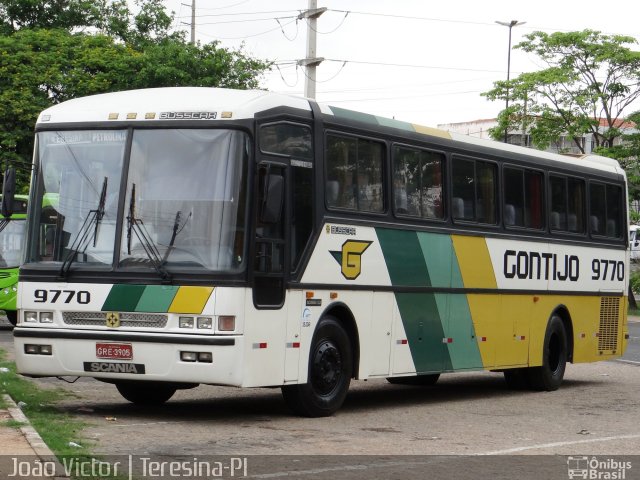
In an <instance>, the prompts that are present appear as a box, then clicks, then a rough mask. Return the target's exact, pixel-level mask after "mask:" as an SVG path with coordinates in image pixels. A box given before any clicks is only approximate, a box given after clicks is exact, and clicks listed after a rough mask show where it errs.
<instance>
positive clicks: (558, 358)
mask: <svg viewBox="0 0 640 480" xmlns="http://www.w3.org/2000/svg"><path fill="white" fill-rule="evenodd" d="M567 350H568V348H567V332H566V330H565V328H564V324H563V323H562V320H561V319H560V317H558V316H557V315H553V316H552V317H551V320H549V324H548V325H547V332H546V333H545V335H544V345H543V347H542V366H540V367H533V368H529V369H528V371H527V376H528V380H529V384H530V385H531V388H532V389H533V390H540V391H547V392H550V391H553V390H557V389H558V387H560V384H561V383H562V378H563V377H564V370H565V368H566V366H567V357H568V351H567Z"/></svg>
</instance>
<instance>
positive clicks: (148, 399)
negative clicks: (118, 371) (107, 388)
mask: <svg viewBox="0 0 640 480" xmlns="http://www.w3.org/2000/svg"><path fill="white" fill-rule="evenodd" d="M116 388H117V389H118V392H120V395H122V396H123V397H124V398H125V399H126V400H129V401H130V402H131V403H134V404H136V405H147V406H148V405H162V404H163V403H165V402H166V401H167V400H169V399H170V398H171V397H172V396H173V394H174V393H176V389H175V387H172V386H170V385H165V384H163V383H155V382H118V383H116Z"/></svg>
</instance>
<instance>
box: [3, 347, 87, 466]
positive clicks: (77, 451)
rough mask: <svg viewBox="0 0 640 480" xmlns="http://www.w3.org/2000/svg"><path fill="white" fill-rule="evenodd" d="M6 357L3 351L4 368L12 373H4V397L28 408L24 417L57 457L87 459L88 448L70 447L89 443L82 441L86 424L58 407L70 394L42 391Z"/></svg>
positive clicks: (24, 408)
mask: <svg viewBox="0 0 640 480" xmlns="http://www.w3.org/2000/svg"><path fill="white" fill-rule="evenodd" d="M3 357H4V352H3V351H2V350H0V367H2V368H6V369H8V372H2V373H0V394H7V395H9V396H10V397H11V398H12V399H13V400H14V401H15V402H16V403H18V402H23V403H24V404H25V405H24V406H23V407H22V411H23V413H24V414H25V416H26V417H27V418H28V419H29V421H30V422H31V424H32V425H33V427H34V428H35V429H36V430H37V431H38V433H39V434H40V435H41V436H42V439H43V440H44V441H45V443H46V444H47V445H48V446H49V448H51V450H53V452H54V453H55V454H56V455H61V454H62V455H87V454H88V453H89V452H88V450H87V448H86V447H83V448H77V447H70V446H69V442H75V443H77V444H85V443H86V442H84V441H81V440H80V438H79V435H80V432H81V431H82V429H83V428H84V424H82V423H81V422H79V421H77V420H75V419H74V418H73V417H71V415H69V414H65V413H62V412H60V411H59V410H58V409H57V408H56V407H55V405H56V403H58V402H60V401H61V400H62V399H63V398H65V397H67V396H68V395H69V394H68V393H67V392H65V391H64V390H61V389H40V388H38V387H37V386H36V385H34V384H33V383H32V382H29V381H28V380H25V379H24V378H22V377H20V376H18V375H17V374H16V368H15V364H14V363H13V362H8V361H5V360H2V358H3Z"/></svg>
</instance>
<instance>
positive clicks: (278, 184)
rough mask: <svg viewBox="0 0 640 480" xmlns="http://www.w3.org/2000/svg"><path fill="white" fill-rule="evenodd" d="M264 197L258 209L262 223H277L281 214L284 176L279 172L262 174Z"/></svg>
mask: <svg viewBox="0 0 640 480" xmlns="http://www.w3.org/2000/svg"><path fill="white" fill-rule="evenodd" d="M264 182H265V185H264V190H263V192H264V199H263V201H262V208H261V210H260V221H261V222H262V223H267V224H269V223H271V224H273V223H278V222H279V221H280V217H281V216H282V203H283V200H284V177H283V176H282V174H279V173H270V172H267V174H266V175H265V176H264Z"/></svg>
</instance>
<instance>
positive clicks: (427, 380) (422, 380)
mask: <svg viewBox="0 0 640 480" xmlns="http://www.w3.org/2000/svg"><path fill="white" fill-rule="evenodd" d="M439 378H440V374H439V373H432V374H428V375H415V376H413V377H389V378H387V382H389V383H392V384H394V385H416V386H421V387H428V386H430V385H435V384H436V382H437V381H438V379H439Z"/></svg>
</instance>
